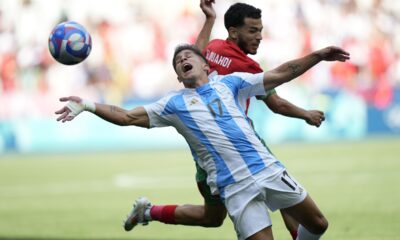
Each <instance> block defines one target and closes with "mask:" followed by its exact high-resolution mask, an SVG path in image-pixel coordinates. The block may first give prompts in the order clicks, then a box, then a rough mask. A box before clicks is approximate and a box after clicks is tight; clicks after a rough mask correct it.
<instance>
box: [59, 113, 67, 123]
mask: <svg viewBox="0 0 400 240" xmlns="http://www.w3.org/2000/svg"><path fill="white" fill-rule="evenodd" d="M67 115H68V112H67V111H65V112H64V113H63V114H61V116H59V117H58V118H57V121H60V120H63V119H65V117H67Z"/></svg>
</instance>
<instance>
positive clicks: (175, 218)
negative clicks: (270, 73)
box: [126, 0, 325, 239]
mask: <svg viewBox="0 0 400 240" xmlns="http://www.w3.org/2000/svg"><path fill="white" fill-rule="evenodd" d="M213 2H214V1H212V0H211V1H206V0H201V3H200V7H201V9H202V11H203V12H204V14H205V15H206V21H205V23H204V26H203V28H202V30H201V32H200V34H199V36H198V38H197V41H196V45H197V46H198V47H199V48H200V49H201V50H203V54H204V55H205V57H206V58H207V60H208V61H209V65H210V74H215V73H216V74H218V75H226V74H230V73H233V72H249V73H260V72H263V70H262V69H261V67H260V65H259V64H258V63H257V62H255V61H254V60H253V59H251V58H250V57H249V56H248V54H256V53H257V50H258V47H259V44H260V41H261V39H262V34H261V31H262V28H263V25H262V22H261V10H260V9H257V8H255V7H253V6H250V5H248V4H243V3H237V4H234V5H232V6H231V7H230V8H229V9H228V11H227V12H226V13H225V16H224V18H225V19H224V22H225V27H226V29H227V31H228V38H227V39H226V40H222V39H214V40H212V41H210V42H209V39H210V35H211V30H212V27H213V25H214V22H215V18H216V14H215V11H214V9H213V7H212V3H213ZM290 67H291V68H292V71H293V73H295V72H296V68H297V66H290ZM261 100H263V101H264V102H265V104H266V105H267V106H268V108H270V109H271V110H272V111H273V112H275V113H279V114H282V115H285V116H289V117H295V118H300V119H304V120H305V121H306V122H307V123H308V124H310V125H313V126H316V127H319V126H320V124H321V123H322V121H324V119H325V117H324V114H323V112H321V111H317V110H310V111H307V110H304V109H302V108H299V107H297V106H295V105H293V104H291V103H290V102H288V101H287V100H285V99H283V98H281V97H279V96H278V94H277V93H276V91H275V90H274V89H273V90H270V92H269V93H268V94H267V95H266V96H263V97H262V98H261ZM249 103H250V99H249V100H248V101H247V107H246V109H245V111H246V113H247V110H248V107H249ZM196 167H197V173H196V180H197V183H198V187H199V190H200V192H201V194H202V195H203V197H204V200H205V202H204V205H179V206H178V205H153V206H152V205H151V204H150V202H149V201H148V200H147V199H146V198H139V199H138V200H137V201H136V205H135V207H134V209H133V211H132V212H131V214H130V216H129V217H128V219H127V221H128V223H129V224H128V226H129V227H128V228H127V227H126V230H130V229H131V228H132V227H134V226H135V225H136V224H137V223H142V224H147V223H148V221H151V220H156V221H160V222H164V223H167V224H182V225H197V226H203V227H219V226H221V225H222V223H223V221H224V219H225V218H226V214H227V213H226V209H225V207H224V205H223V203H222V202H221V201H220V199H219V197H218V196H213V195H212V194H211V191H210V189H209V186H208V185H207V182H206V179H207V174H206V173H205V171H204V170H202V169H201V168H200V167H199V166H197V165H196ZM281 213H282V212H281ZM282 217H283V219H284V222H285V224H286V227H287V228H288V230H289V232H290V233H291V235H292V237H293V239H296V236H297V227H298V223H297V222H296V221H295V220H294V219H293V218H291V217H290V216H289V215H287V214H284V213H282ZM126 226H127V225H126Z"/></svg>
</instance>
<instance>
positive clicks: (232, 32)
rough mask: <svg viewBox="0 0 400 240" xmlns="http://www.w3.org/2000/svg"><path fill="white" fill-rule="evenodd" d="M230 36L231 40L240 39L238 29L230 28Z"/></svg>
mask: <svg viewBox="0 0 400 240" xmlns="http://www.w3.org/2000/svg"><path fill="white" fill-rule="evenodd" d="M228 34H229V38H231V39H233V40H236V39H237V38H238V34H239V33H238V29H237V28H235V27H229V28H228Z"/></svg>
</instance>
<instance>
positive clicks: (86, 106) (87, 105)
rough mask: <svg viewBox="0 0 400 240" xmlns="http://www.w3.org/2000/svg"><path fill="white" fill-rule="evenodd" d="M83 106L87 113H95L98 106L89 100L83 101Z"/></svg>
mask: <svg viewBox="0 0 400 240" xmlns="http://www.w3.org/2000/svg"><path fill="white" fill-rule="evenodd" d="M81 104H82V105H83V109H85V110H86V111H89V112H92V113H94V112H95V111H96V104H95V103H94V102H91V101H89V100H85V99H82V101H81Z"/></svg>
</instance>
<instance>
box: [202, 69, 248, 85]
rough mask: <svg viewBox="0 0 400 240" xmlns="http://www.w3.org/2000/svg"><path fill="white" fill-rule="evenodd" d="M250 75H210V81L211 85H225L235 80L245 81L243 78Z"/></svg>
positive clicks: (237, 73)
mask: <svg viewBox="0 0 400 240" xmlns="http://www.w3.org/2000/svg"><path fill="white" fill-rule="evenodd" d="M246 74H248V73H242V72H233V73H230V74H227V75H218V74H210V75H209V80H210V83H213V84H214V83H221V82H222V83H224V82H232V81H235V80H240V79H243V77H245V76H246Z"/></svg>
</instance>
